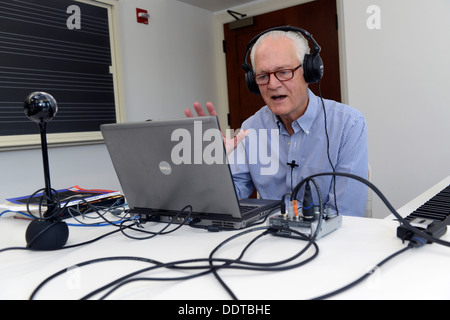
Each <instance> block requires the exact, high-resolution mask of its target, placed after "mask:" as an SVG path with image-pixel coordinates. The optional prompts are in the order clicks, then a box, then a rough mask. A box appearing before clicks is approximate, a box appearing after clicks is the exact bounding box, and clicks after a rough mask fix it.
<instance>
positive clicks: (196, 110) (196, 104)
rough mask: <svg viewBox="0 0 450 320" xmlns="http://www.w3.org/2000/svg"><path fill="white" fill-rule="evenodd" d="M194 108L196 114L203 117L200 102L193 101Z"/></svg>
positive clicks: (203, 113)
mask: <svg viewBox="0 0 450 320" xmlns="http://www.w3.org/2000/svg"><path fill="white" fill-rule="evenodd" d="M194 109H195V112H197V115H198V116H199V117H204V116H205V112H203V108H202V106H201V105H200V103H198V102H194Z"/></svg>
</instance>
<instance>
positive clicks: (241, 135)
mask: <svg viewBox="0 0 450 320" xmlns="http://www.w3.org/2000/svg"><path fill="white" fill-rule="evenodd" d="M249 133H250V131H248V130H241V131H239V133H238V134H237V135H236V136H235V137H234V148H236V147H237V146H238V144H239V143H241V141H242V140H244V139H245V137H247V136H248V135H249Z"/></svg>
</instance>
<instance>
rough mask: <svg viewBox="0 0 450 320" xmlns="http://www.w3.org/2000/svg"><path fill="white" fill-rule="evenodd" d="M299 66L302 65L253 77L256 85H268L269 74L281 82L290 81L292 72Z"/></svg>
mask: <svg viewBox="0 0 450 320" xmlns="http://www.w3.org/2000/svg"><path fill="white" fill-rule="evenodd" d="M301 66H302V65H299V66H298V67H297V68H294V69H281V70H277V71H275V72H268V73H260V74H257V75H256V76H255V80H256V84H257V85H265V84H268V83H269V81H270V75H271V74H273V75H275V78H277V79H278V80H279V81H281V82H284V81H288V80H291V79H292V78H293V77H294V72H295V71H296V70H297V69H298V68H300V67H301Z"/></svg>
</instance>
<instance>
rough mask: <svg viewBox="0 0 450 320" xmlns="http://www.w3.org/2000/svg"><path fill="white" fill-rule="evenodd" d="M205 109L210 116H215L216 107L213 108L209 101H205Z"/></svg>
mask: <svg viewBox="0 0 450 320" xmlns="http://www.w3.org/2000/svg"><path fill="white" fill-rule="evenodd" d="M206 109H207V110H208V113H209V115H210V116H217V112H216V109H215V108H214V105H213V104H212V103H211V102H207V103H206Z"/></svg>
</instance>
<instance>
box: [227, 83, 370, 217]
mask: <svg viewBox="0 0 450 320" xmlns="http://www.w3.org/2000/svg"><path fill="white" fill-rule="evenodd" d="M324 104H325V109H326V121H327V128H328V136H329V152H330V158H331V161H332V163H333V165H334V167H335V170H336V172H346V173H351V174H354V175H358V176H360V177H363V178H366V179H367V176H368V145H367V127H366V122H365V119H364V117H363V115H362V114H361V113H360V112H359V111H357V110H356V109H354V108H351V107H349V106H347V105H344V104H342V103H338V102H335V101H331V100H325V99H324ZM242 129H248V130H249V131H250V134H249V136H248V137H247V138H246V139H245V140H244V141H243V142H242V143H241V144H240V145H239V146H238V148H237V149H236V150H235V152H234V153H232V154H231V155H230V157H229V161H230V166H231V170H232V173H233V179H234V183H235V187H236V192H237V194H238V197H240V198H247V197H249V196H250V195H251V193H252V192H253V190H254V188H256V189H257V191H258V193H259V195H260V196H261V198H263V199H281V197H282V196H283V195H284V194H286V193H290V192H291V191H292V189H293V188H295V186H296V185H297V183H299V182H300V181H301V180H302V179H304V178H306V177H308V176H310V175H313V174H317V173H323V172H331V171H332V168H331V166H330V163H329V159H328V155H327V137H326V133H325V118H324V112H323V107H322V102H321V100H320V98H319V97H317V96H315V95H314V94H313V93H312V91H309V104H308V107H307V109H306V112H305V113H304V115H303V116H301V117H300V118H299V119H297V120H296V121H294V122H293V123H292V129H293V130H294V134H293V135H292V136H290V135H289V134H288V133H287V131H286V129H285V128H284V126H283V124H282V123H281V121H280V119H279V118H278V117H277V116H275V115H274V114H273V113H272V111H270V109H269V108H268V107H267V106H265V107H263V108H261V109H260V110H259V111H258V112H256V113H255V114H254V115H253V116H252V117H250V118H249V119H247V120H246V121H245V122H244V123H243V124H242ZM293 161H295V164H296V165H297V166H295V167H294V168H293V169H292V168H291V166H289V165H288V164H287V163H293ZM332 178H333V177H332V176H328V175H327V176H320V177H316V178H314V179H315V180H316V182H317V183H318V185H319V187H320V190H321V193H322V199H323V201H324V204H325V206H328V207H330V209H331V210H332V211H334V212H336V207H335V202H334V192H333V183H332ZM303 190H304V187H303V188H302V189H300V192H299V195H298V198H299V200H302V198H303V192H304V191H303ZM311 190H312V192H313V198H314V202H315V204H319V202H318V196H317V192H316V191H315V188H314V185H311ZM335 193H336V200H337V201H336V203H337V207H338V212H339V213H340V214H343V215H352V216H364V213H365V206H366V200H367V187H366V186H365V185H364V184H362V183H361V182H359V181H356V180H354V179H350V178H347V177H337V178H336V190H335Z"/></svg>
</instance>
